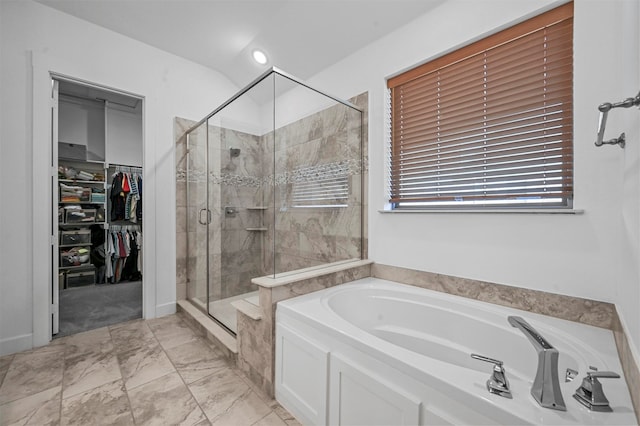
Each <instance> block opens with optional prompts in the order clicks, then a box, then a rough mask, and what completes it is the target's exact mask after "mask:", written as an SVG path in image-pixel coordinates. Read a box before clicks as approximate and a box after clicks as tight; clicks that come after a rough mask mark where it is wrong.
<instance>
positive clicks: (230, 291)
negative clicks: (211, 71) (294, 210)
mask: <svg viewBox="0 0 640 426" xmlns="http://www.w3.org/2000/svg"><path fill="white" fill-rule="evenodd" d="M218 131H219V133H220V138H221V139H220V142H221V143H220V144H219V146H220V147H221V150H220V159H221V161H220V163H221V178H222V185H221V187H222V192H221V197H222V198H221V199H222V206H221V225H222V227H221V229H222V252H221V254H222V258H221V262H222V263H221V264H222V266H221V282H223V283H224V285H223V286H222V290H221V294H220V296H221V297H222V298H227V297H232V296H236V295H239V294H243V293H247V292H249V291H253V290H256V289H257V287H256V286H255V285H253V284H251V279H252V278H255V277H259V276H262V275H265V272H264V270H263V266H262V263H263V257H262V256H263V250H262V247H263V245H264V242H263V240H264V237H263V234H264V233H263V232H261V231H259V230H258V229H260V228H262V226H263V222H262V216H263V214H264V211H263V210H259V209H256V208H257V207H262V206H264V201H263V198H262V187H263V185H262V182H263V163H264V162H265V161H264V160H263V152H262V147H261V145H260V143H261V140H260V138H259V137H258V136H255V135H251V134H248V133H243V132H239V131H235V130H230V129H220V128H218ZM231 149H235V150H237V149H239V150H240V152H239V153H238V154H237V156H234V155H232V154H231ZM227 207H229V208H232V209H233V210H234V211H235V212H236V213H235V214H231V215H227V214H225V209H226V208H227ZM214 229H216V230H217V229H220V228H215V227H214Z"/></svg>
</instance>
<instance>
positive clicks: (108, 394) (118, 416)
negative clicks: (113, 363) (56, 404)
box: [61, 380, 133, 426]
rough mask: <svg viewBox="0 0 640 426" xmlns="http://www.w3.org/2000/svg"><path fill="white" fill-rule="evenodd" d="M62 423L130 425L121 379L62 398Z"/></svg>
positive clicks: (130, 416)
mask: <svg viewBox="0 0 640 426" xmlns="http://www.w3.org/2000/svg"><path fill="white" fill-rule="evenodd" d="M61 423H62V425H82V426H86V425H92V426H97V425H132V424H133V417H132V415H131V409H130V408H129V401H128V398H127V394H126V393H125V390H124V385H123V384H122V380H116V381H114V382H111V383H107V384H105V385H102V386H99V387H97V388H94V389H92V390H90V391H87V392H84V393H81V394H79V395H75V396H72V397H70V398H65V399H63V400H62V414H61Z"/></svg>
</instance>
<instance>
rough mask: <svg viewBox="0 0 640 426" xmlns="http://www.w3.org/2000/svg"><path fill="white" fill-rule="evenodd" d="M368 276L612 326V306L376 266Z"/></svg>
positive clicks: (440, 275)
mask: <svg viewBox="0 0 640 426" xmlns="http://www.w3.org/2000/svg"><path fill="white" fill-rule="evenodd" d="M371 274H372V276H373V277H376V278H383V279H387V280H391V281H396V282H399V283H402V284H410V285H414V286H417V287H423V288H428V289H430V290H435V291H441V292H443V293H449V294H454V295H456V296H462V297H468V298H470V299H476V300H481V301H483V302H488V303H494V304H496V305H503V306H508V307H510V308H516V309H522V310H524V311H531V312H535V313H538V314H542V315H549V316H552V317H556V318H561V319H565V320H569V321H575V322H581V323H584V324H588V325H593V326H596V327H602V328H608V329H612V325H613V318H614V312H615V306H614V305H612V304H611V303H607V302H598V301H595V300H589V299H582V298H579V297H572V296H564V295H560V294H553V293H546V292H543V291H537V290H529V289H526V288H519V287H513V286H508V285H502V284H494V283H490V282H486V281H478V280H472V279H468V278H460V277H454V276H451V275H443V274H437V273H433V272H426V271H418V270H414V269H407V268H402V267H397V266H390V265H382V264H379V263H376V264H374V265H373V266H372V268H371Z"/></svg>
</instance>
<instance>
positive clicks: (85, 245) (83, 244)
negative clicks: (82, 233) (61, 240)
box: [58, 243, 93, 248]
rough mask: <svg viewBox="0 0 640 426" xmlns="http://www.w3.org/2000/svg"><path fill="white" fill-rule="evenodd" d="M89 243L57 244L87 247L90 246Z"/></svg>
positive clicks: (65, 246)
mask: <svg viewBox="0 0 640 426" xmlns="http://www.w3.org/2000/svg"><path fill="white" fill-rule="evenodd" d="M92 245H93V244H91V243H75V244H59V245H58V247H59V248H69V247H87V246H92Z"/></svg>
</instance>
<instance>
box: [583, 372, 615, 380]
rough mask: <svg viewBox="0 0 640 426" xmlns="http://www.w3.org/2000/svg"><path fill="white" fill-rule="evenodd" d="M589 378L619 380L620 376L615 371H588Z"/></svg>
mask: <svg viewBox="0 0 640 426" xmlns="http://www.w3.org/2000/svg"><path fill="white" fill-rule="evenodd" d="M587 377H589V378H593V379H619V378H620V375H619V374H618V373H614V372H613V371H587Z"/></svg>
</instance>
